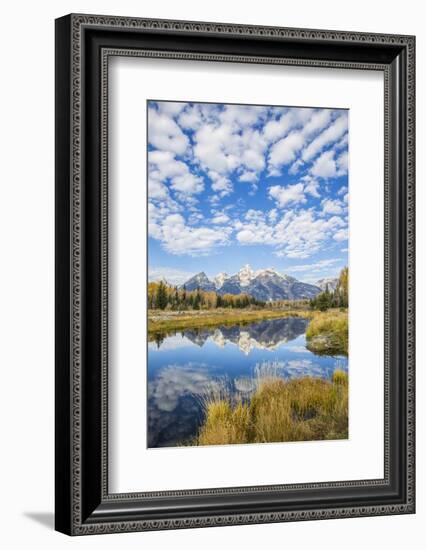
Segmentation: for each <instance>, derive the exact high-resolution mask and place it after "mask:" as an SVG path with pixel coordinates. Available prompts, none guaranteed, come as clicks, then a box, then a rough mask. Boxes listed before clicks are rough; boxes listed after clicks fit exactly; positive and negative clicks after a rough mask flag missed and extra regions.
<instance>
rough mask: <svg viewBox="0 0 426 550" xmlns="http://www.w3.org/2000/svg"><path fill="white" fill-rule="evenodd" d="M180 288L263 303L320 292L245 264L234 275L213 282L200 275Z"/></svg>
mask: <svg viewBox="0 0 426 550" xmlns="http://www.w3.org/2000/svg"><path fill="white" fill-rule="evenodd" d="M183 286H185V288H186V289H187V290H189V291H191V290H197V289H198V288H200V289H202V290H207V291H216V292H218V293H219V294H234V295H238V294H248V295H250V296H252V297H253V298H256V299H257V300H261V301H265V302H270V301H275V300H299V299H309V298H313V297H314V296H316V295H317V294H318V293H319V292H320V291H321V289H320V288H319V287H318V286H317V285H311V284H307V283H303V282H302V281H298V280H297V279H295V278H294V277H290V276H289V275H284V274H281V273H279V272H278V271H277V270H276V269H274V268H271V267H269V268H267V269H258V270H257V271H254V270H253V269H252V268H251V267H250V265H248V264H247V265H245V266H243V267H242V268H241V269H240V270H239V271H238V272H237V273H235V274H234V275H227V274H226V273H223V272H222V273H219V274H218V275H216V277H214V279H213V280H211V279H209V278H208V277H207V275H206V274H205V273H204V271H202V272H200V273H197V275H194V276H193V277H191V278H190V279H189V280H188V281H187V282H186V283H185V285H183Z"/></svg>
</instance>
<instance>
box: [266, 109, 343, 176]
mask: <svg viewBox="0 0 426 550" xmlns="http://www.w3.org/2000/svg"><path fill="white" fill-rule="evenodd" d="M300 111H301V112H303V117H305V118H301V117H300V116H297V114H295V115H293V120H292V124H290V128H292V131H291V132H289V133H288V134H287V135H286V136H285V137H283V138H282V139H280V140H279V141H277V142H276V143H274V145H273V146H272V147H271V150H270V153H269V157H268V169H269V175H271V176H278V175H279V174H280V173H281V169H282V167H283V166H286V165H287V164H290V163H293V164H292V166H291V168H290V170H289V171H290V173H292V174H295V173H297V172H298V171H299V169H300V167H301V166H303V164H304V162H305V161H306V160H305V159H304V153H305V151H306V147H307V144H308V143H309V141H310V140H311V139H312V137H313V136H315V135H316V134H318V132H320V131H321V130H323V129H324V128H325V127H326V126H327V125H328V124H329V123H330V120H331V118H332V115H333V111H332V110H330V109H322V110H319V111H314V110H313V109H296V110H295V112H296V113H298V112H300ZM292 112H293V110H291V111H290V113H292ZM288 118H289V119H291V117H290V116H288ZM300 125H302V128H301V129H298V127H299V126H300ZM272 128H275V127H274V126H273V127H272ZM295 128H297V129H295ZM276 134H277V132H276ZM308 147H309V146H308ZM299 153H300V155H301V157H300V158H298V159H297V160H296V157H297V156H298V154H299Z"/></svg>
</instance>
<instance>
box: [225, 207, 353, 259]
mask: <svg viewBox="0 0 426 550" xmlns="http://www.w3.org/2000/svg"><path fill="white" fill-rule="evenodd" d="M275 220H276V218H275V219H274V220H271V219H269V216H267V215H266V216H265V214H264V213H263V212H261V211H254V210H252V211H248V212H247V214H246V216H245V217H244V219H243V220H242V221H241V220H239V221H238V222H236V223H235V229H236V230H237V235H236V238H237V240H238V242H239V243H240V244H243V245H253V244H265V245H269V246H271V247H273V248H274V250H275V254H276V255H277V256H278V257H282V258H308V257H309V256H311V255H313V254H314V253H316V252H318V250H319V249H320V248H321V246H322V245H323V243H324V242H326V241H327V240H328V239H330V238H331V237H333V236H334V235H335V234H337V233H338V232H339V230H341V229H343V228H345V226H346V224H345V222H344V221H343V220H342V218H340V217H339V216H332V217H330V218H328V219H324V218H322V217H320V216H319V215H318V214H316V213H315V211H314V210H313V209H308V210H302V211H293V210H287V211H286V213H285V214H284V215H283V216H282V217H281V218H278V220H277V221H275Z"/></svg>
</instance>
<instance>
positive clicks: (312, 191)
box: [300, 174, 320, 199]
mask: <svg viewBox="0 0 426 550" xmlns="http://www.w3.org/2000/svg"><path fill="white" fill-rule="evenodd" d="M300 180H301V182H302V183H303V184H304V186H305V193H308V194H309V195H311V196H312V197H315V198H316V199H318V198H319V197H320V194H319V192H318V189H319V186H320V184H319V181H318V180H317V179H316V178H314V177H313V176H311V175H309V174H307V175H306V176H303V177H302V178H300Z"/></svg>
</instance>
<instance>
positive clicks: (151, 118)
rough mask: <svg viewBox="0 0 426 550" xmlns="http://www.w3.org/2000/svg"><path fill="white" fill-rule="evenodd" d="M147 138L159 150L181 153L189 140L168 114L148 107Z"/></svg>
mask: <svg viewBox="0 0 426 550" xmlns="http://www.w3.org/2000/svg"><path fill="white" fill-rule="evenodd" d="M148 140H149V143H150V144H151V145H152V146H154V147H156V148H157V149H160V150H161V151H170V152H173V153H175V154H177V155H183V154H184V153H185V151H186V149H187V147H188V145H189V140H188V138H187V137H186V135H185V134H184V133H183V132H182V130H181V129H180V128H179V126H178V125H177V124H176V122H175V121H174V120H173V118H171V117H170V116H169V115H168V114H165V113H164V112H159V111H157V110H156V109H154V108H152V107H150V108H149V109H148Z"/></svg>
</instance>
